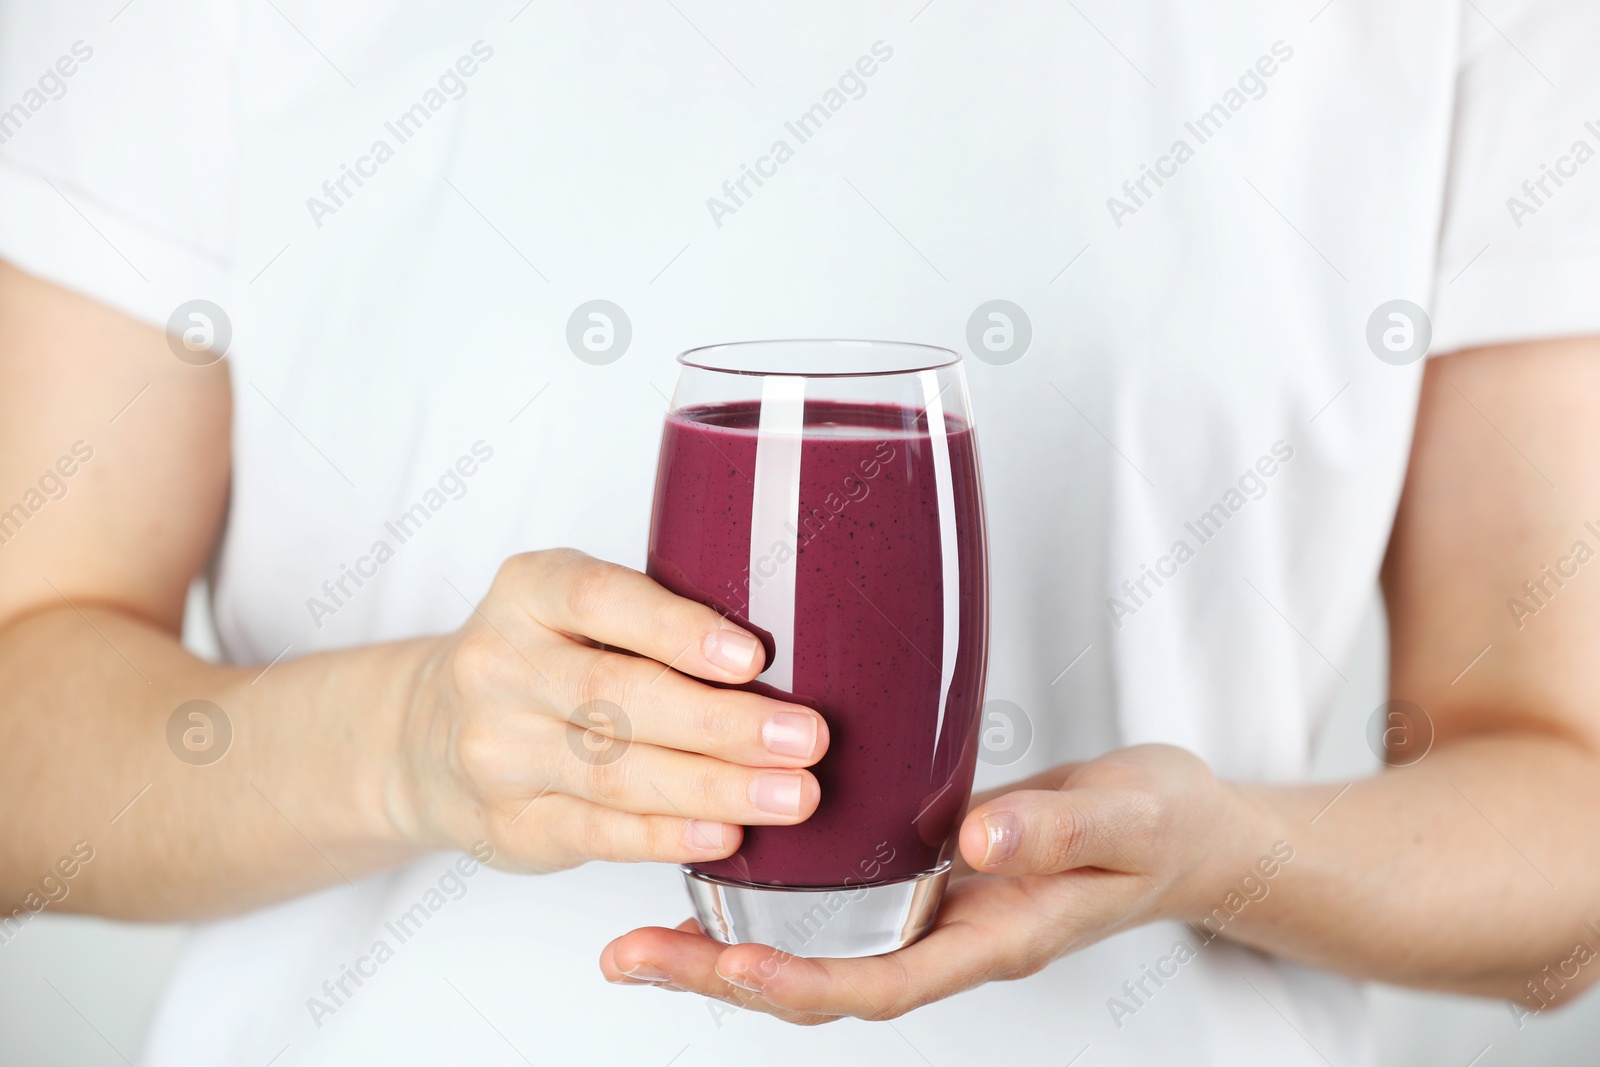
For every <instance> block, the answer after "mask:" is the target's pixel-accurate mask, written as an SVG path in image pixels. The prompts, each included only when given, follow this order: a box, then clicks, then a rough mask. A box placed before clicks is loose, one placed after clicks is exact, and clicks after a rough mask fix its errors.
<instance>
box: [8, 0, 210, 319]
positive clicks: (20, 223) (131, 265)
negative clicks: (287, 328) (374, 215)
mask: <svg viewBox="0 0 1600 1067" xmlns="http://www.w3.org/2000/svg"><path fill="white" fill-rule="evenodd" d="M235 25H236V20H235V18H234V9H233V7H232V5H230V4H227V3H206V2H204V0H179V2H170V0H162V2H160V3H148V2H146V0H133V2H132V3H128V2H127V0H112V2H108V3H85V4H76V3H74V4H54V3H49V4H41V3H35V2H33V0H0V258H3V259H5V260H7V261H9V262H11V263H12V264H14V265H15V266H17V267H19V268H21V269H22V270H25V271H27V272H29V273H31V274H35V275H37V276H39V277H42V278H46V279H48V280H50V281H52V282H55V283H57V284H59V285H62V286H65V287H67V288H70V289H74V290H77V291H79V292H82V293H84V294H86V295H88V296H90V297H92V298H93V299H96V300H98V301H100V302H102V303H105V304H108V305H110V306H112V307H115V308H117V309H118V310H120V311H122V312H124V313H126V314H128V315H130V316H132V317H134V318H137V319H140V320H143V321H145V322H148V323H151V324H152V325H165V323H166V321H167V318H168V315H169V314H170V313H171V311H172V310H173V309H174V308H175V307H177V306H178V305H179V304H181V303H183V302H185V301H188V300H192V299H197V298H209V299H223V298H224V297H225V291H226V290H227V288H228V286H229V284H230V270H229V265H230V264H229V260H230V246H231V234H232V230H233V209H232V200H233V194H232V190H233V189H234V188H235V186H236V182H235V181H234V175H233V160H234V157H235V153H234V140H235V138H234V131H233V121H232V99H233V95H234V94H233V93H232V92H231V91H230V88H231V85H232V84H233V78H234V76H235V75H234V71H233V67H234V64H233V62H232V60H233V54H234V42H235V40H236V34H235Z"/></svg>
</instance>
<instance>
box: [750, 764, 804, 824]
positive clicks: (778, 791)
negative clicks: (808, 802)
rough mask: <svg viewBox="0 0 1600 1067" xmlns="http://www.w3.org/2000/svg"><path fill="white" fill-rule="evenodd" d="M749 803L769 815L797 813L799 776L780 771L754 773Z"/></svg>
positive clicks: (798, 812) (798, 809)
mask: <svg viewBox="0 0 1600 1067" xmlns="http://www.w3.org/2000/svg"><path fill="white" fill-rule="evenodd" d="M750 803H752V804H754V805H755V806H756V807H757V808H759V809H760V810H762V811H764V812H766V813H767V814H769V815H799V814H800V776H799V775H798V774H785V773H782V772H768V773H766V774H758V775H756V776H755V778H754V780H752V781H751V783H750Z"/></svg>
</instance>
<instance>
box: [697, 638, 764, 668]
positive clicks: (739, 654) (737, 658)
mask: <svg viewBox="0 0 1600 1067" xmlns="http://www.w3.org/2000/svg"><path fill="white" fill-rule="evenodd" d="M703 647H704V650H705V655H706V659H708V660H710V661H711V662H712V663H715V664H716V665H717V666H718V667H721V668H722V669H723V670H727V671H732V672H733V673H735V674H747V673H749V671H750V668H751V667H753V666H755V663H756V654H757V653H758V652H760V651H761V642H760V641H757V640H756V639H755V638H753V637H751V636H750V635H749V634H747V633H745V632H743V631H742V630H713V631H711V632H710V633H708V634H706V639H705V644H704V646H703Z"/></svg>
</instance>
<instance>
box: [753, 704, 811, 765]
mask: <svg viewBox="0 0 1600 1067" xmlns="http://www.w3.org/2000/svg"><path fill="white" fill-rule="evenodd" d="M761 743H762V744H763V745H766V746H767V751H768V752H771V753H772V754H773V755H776V756H799V757H805V756H809V755H811V753H813V752H815V751H816V748H817V717H816V716H815V715H805V714H802V713H800V712H798V711H780V712H777V713H776V714H774V715H773V716H772V718H770V719H768V720H767V721H766V722H765V723H763V724H762V726H761Z"/></svg>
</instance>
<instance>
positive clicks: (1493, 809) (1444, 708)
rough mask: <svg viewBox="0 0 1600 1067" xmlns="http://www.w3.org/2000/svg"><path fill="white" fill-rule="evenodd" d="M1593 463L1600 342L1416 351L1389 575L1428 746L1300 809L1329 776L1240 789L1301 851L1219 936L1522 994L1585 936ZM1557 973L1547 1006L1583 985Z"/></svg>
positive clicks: (1394, 691) (1594, 777)
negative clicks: (1421, 362)
mask: <svg viewBox="0 0 1600 1067" xmlns="http://www.w3.org/2000/svg"><path fill="white" fill-rule="evenodd" d="M1597 456H1600V340H1594V339H1586V340H1571V341H1561V342H1548V343H1541V344H1522V345H1514V346H1508V347H1505V348H1499V349H1489V350H1480V351H1474V352H1467V353H1462V354H1458V355H1452V356H1446V357H1444V358H1442V359H1436V360H1434V361H1433V362H1432V363H1431V364H1430V365H1429V367H1428V372H1427V377H1426V379H1425V382H1424V387H1423V392H1422V401H1421V410H1420V418H1419V422H1418V426H1417V435H1416V440H1415V443H1414V445H1413V449H1412V456H1411V467H1410V471H1409V473H1408V476H1407V480H1406V488H1405V493H1404V497H1403V499H1402V502H1401V507H1400V513H1399V516H1398V518H1397V521H1396V524H1395V530H1394V534H1393V538H1392V540H1391V542H1390V547H1389V555H1388V559H1387V561H1386V564H1385V567H1384V575H1383V578H1384V594H1385V599H1386V601H1387V605H1388V612H1389V620H1390V630H1391V638H1390V649H1391V664H1390V691H1391V695H1392V697H1393V698H1394V699H1404V700H1408V701H1411V702H1413V703H1415V704H1416V705H1418V706H1419V707H1421V708H1422V709H1423V711H1424V712H1425V713H1426V715H1427V718H1428V719H1429V720H1431V723H1432V728H1433V733H1434V738H1433V748H1432V751H1430V752H1429V753H1428V754H1427V755H1426V756H1425V757H1424V758H1422V759H1421V760H1420V761H1419V762H1416V763H1415V764H1414V765H1412V766H1407V767H1396V768H1390V769H1388V770H1386V771H1385V772H1383V773H1381V774H1379V775H1378V776H1377V777H1375V778H1370V779H1366V780H1364V781H1360V782H1356V783H1355V784H1354V785H1352V786H1351V788H1350V790H1349V792H1348V793H1346V794H1345V795H1344V796H1343V797H1341V798H1340V799H1339V800H1338V801H1337V802H1336V803H1334V804H1333V806H1332V807H1330V808H1328V810H1327V811H1326V812H1325V813H1324V814H1323V815H1321V817H1320V818H1317V819H1316V822H1315V824H1314V825H1313V824H1312V823H1311V819H1312V818H1313V817H1315V816H1316V815H1317V813H1318V812H1319V811H1320V810H1321V809H1322V808H1323V807H1324V806H1325V805H1327V804H1328V802H1329V800H1331V799H1332V797H1333V793H1334V792H1335V790H1331V789H1328V788H1326V787H1298V788H1264V787H1263V788H1257V789H1253V790H1251V791H1250V792H1251V793H1252V794H1253V795H1254V796H1255V797H1256V798H1257V799H1259V800H1261V801H1263V802H1265V803H1266V804H1268V805H1270V806H1271V807H1273V808H1276V809H1278V810H1279V811H1280V813H1281V817H1282V829H1281V831H1280V833H1281V834H1282V835H1283V836H1284V837H1285V838H1286V839H1287V840H1289V841H1291V842H1293V844H1294V847H1295V849H1296V854H1295V859H1294V861H1293V862H1292V863H1290V864H1288V865H1286V866H1285V867H1284V869H1283V874H1282V875H1281V884H1280V885H1279V886H1278V887H1277V901H1276V902H1275V906H1272V907H1266V908H1262V909H1260V910H1259V911H1258V912H1257V913H1256V914H1254V915H1251V914H1249V912H1248V910H1247V912H1246V913H1245V915H1244V916H1242V918H1243V919H1244V921H1243V922H1241V923H1240V924H1239V925H1238V927H1237V932H1236V933H1234V934H1233V935H1232V936H1236V937H1238V938H1239V939H1241V940H1245V941H1248V942H1250V943H1252V944H1256V945H1259V946H1260V947H1262V948H1265V949H1268V950H1270V951H1274V952H1277V953H1279V954H1283V955H1290V956H1293V957H1295V958H1298V959H1302V960H1306V961H1308V962H1312V963H1317V964H1320V965H1322V966H1327V967H1331V968H1334V969H1337V970H1341V971H1345V972H1347V973H1353V974H1358V975H1362V976H1369V977H1374V978H1381V979H1384V980H1387V981H1391V982H1403V983H1410V984H1416V985H1423V986H1431V987H1434V988H1441V989H1448V990H1455V991H1459V992H1466V993H1478V994H1485V995H1494V996H1501V997H1507V998H1513V999H1517V1000H1519V1001H1521V1000H1526V998H1527V996H1528V990H1527V988H1526V985H1525V983H1527V982H1528V981H1530V980H1532V981H1534V982H1535V983H1536V984H1539V983H1544V982H1545V979H1546V978H1547V973H1546V972H1545V971H1544V970H1543V969H1544V968H1545V967H1546V965H1549V967H1550V968H1551V969H1552V970H1556V969H1558V965H1561V964H1563V963H1564V961H1568V960H1569V959H1570V958H1571V957H1572V956H1573V955H1574V948H1575V946H1576V945H1577V944H1578V943H1579V942H1584V943H1586V944H1587V945H1588V946H1589V948H1590V949H1591V950H1593V951H1596V952H1600V934H1597V933H1596V932H1595V931H1594V930H1592V929H1590V928H1589V927H1588V926H1587V925H1586V924H1587V923H1589V922H1591V921H1594V922H1596V923H1597V924H1600V839H1596V837H1595V835H1594V834H1593V833H1592V832H1590V828H1591V826H1592V823H1593V819H1594V813H1595V812H1596V811H1600V656H1597V652H1596V650H1597V649H1600V563H1596V562H1592V561H1591V562H1588V563H1580V562H1578V557H1579V556H1584V554H1585V553H1587V554H1588V555H1587V556H1585V558H1591V559H1594V558H1600V556H1597V555H1596V554H1600V534H1597V533H1596V532H1595V530H1596V529H1597V528H1600V464H1597V463H1596V457H1597ZM1590 524H1592V525H1590ZM1580 541H1581V542H1583V543H1584V545H1586V546H1587V547H1586V548H1585V549H1580V550H1579V551H1578V552H1576V553H1575V552H1574V549H1575V547H1576V546H1577V543H1578V542H1580ZM1557 569H1559V570H1560V571H1561V572H1564V573H1565V574H1566V577H1562V576H1560V575H1559V574H1558V575H1557V576H1556V577H1555V578H1554V579H1550V578H1547V575H1548V574H1550V573H1552V572H1554V571H1556V570H1557ZM1530 581H1531V582H1534V583H1538V584H1536V585H1535V587H1534V589H1535V593H1534V595H1533V596H1530V595H1529V592H1528V588H1527V587H1526V586H1525V584H1524V583H1526V582H1530ZM1541 584H1542V587H1543V588H1542V589H1541V588H1540V587H1539V586H1540V585H1541ZM1541 603H1542V605H1543V606H1539V605H1540V604H1541ZM1516 604H1520V605H1522V607H1519V608H1514V607H1513V605H1516ZM1529 609H1532V610H1531V611H1530V610H1529ZM1480 653H1482V656H1481V658H1478V657H1479V654H1480ZM1469 664H1470V669H1469ZM1395 739H1396V740H1399V735H1396V738H1395ZM1566 970H1567V971H1568V972H1569V973H1570V972H1573V971H1576V972H1577V973H1576V976H1575V977H1569V978H1568V979H1564V980H1563V982H1564V983H1565V988H1564V989H1563V988H1561V986H1562V984H1563V983H1562V982H1551V983H1549V984H1548V993H1546V994H1544V998H1549V999H1558V1000H1564V999H1566V998H1568V997H1570V996H1571V995H1573V994H1574V993H1576V992H1578V991H1579V990H1580V989H1582V988H1584V987H1586V986H1587V985H1589V984H1590V983H1591V982H1593V981H1594V980H1595V978H1596V977H1600V968H1597V967H1583V968H1581V969H1578V968H1576V967H1573V966H1571V965H1568V966H1567V967H1566ZM1541 988H1544V987H1543V986H1541ZM1544 998H1542V999H1544ZM1527 1002H1528V1003H1529V1004H1530V1006H1533V1005H1534V1004H1536V1002H1535V1001H1527Z"/></svg>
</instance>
